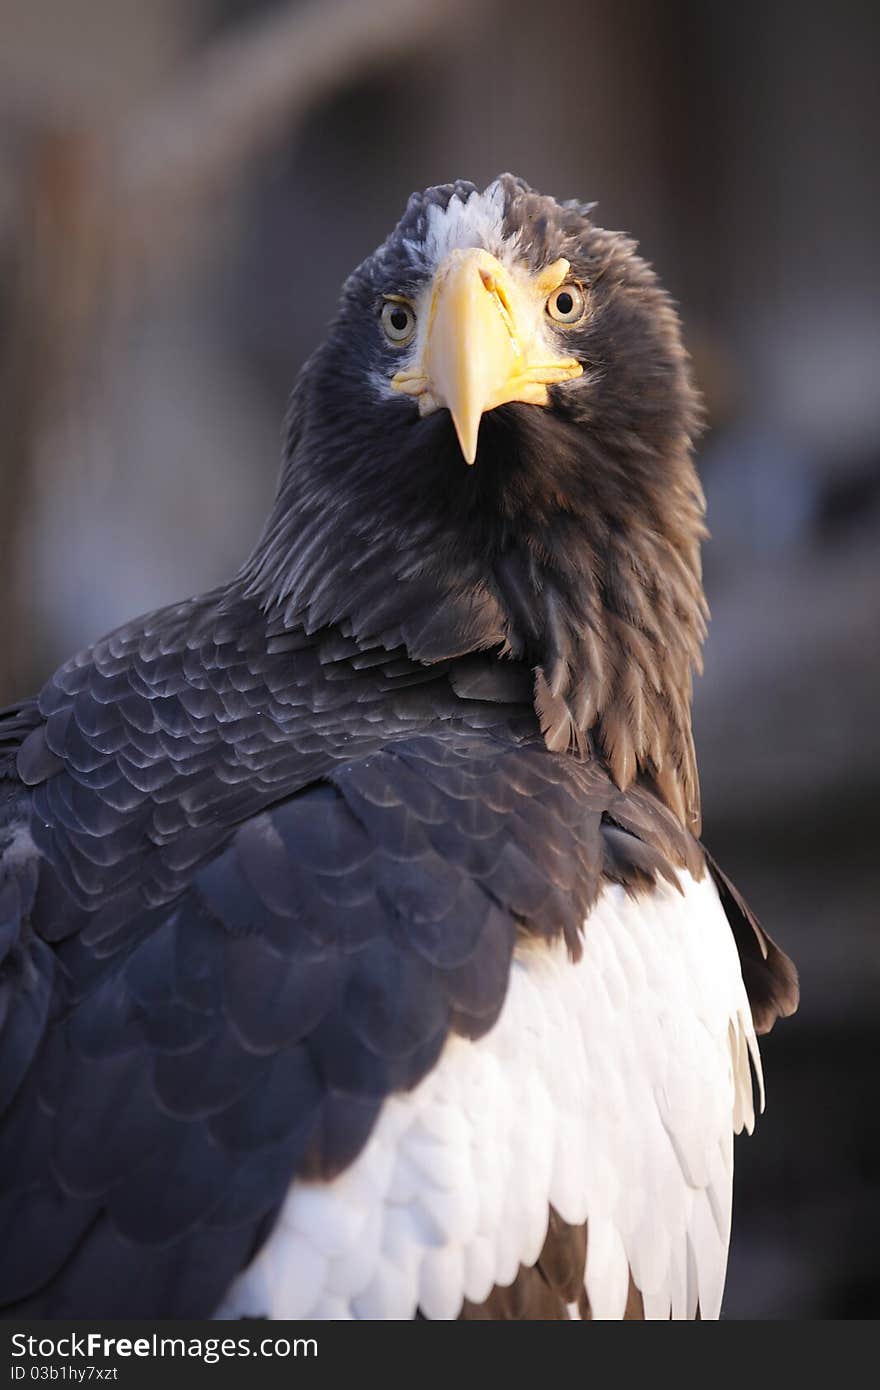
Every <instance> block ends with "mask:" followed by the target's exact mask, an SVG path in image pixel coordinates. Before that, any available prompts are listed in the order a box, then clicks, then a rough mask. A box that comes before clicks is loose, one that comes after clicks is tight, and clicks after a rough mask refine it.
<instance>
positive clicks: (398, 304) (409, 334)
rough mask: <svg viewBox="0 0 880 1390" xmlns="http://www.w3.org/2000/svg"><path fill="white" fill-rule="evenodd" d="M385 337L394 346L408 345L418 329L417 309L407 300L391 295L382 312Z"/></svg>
mask: <svg viewBox="0 0 880 1390" xmlns="http://www.w3.org/2000/svg"><path fill="white" fill-rule="evenodd" d="M379 317H380V319H381V322H382V329H383V331H384V333H385V337H386V338H387V339H388V341H389V343H391V344H392V345H393V346H394V347H406V345H407V343H410V342H412V340H413V337H414V336H415V331H416V311H415V309H414V308H413V306H412V305H411V304H410V303H409V302H408V301H407V300H406V299H400V298H398V297H397V296H391V295H389V296H388V297H387V298H386V300H385V303H384V304H383V305H382V312H381V314H380V316H379Z"/></svg>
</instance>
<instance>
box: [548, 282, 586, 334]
mask: <svg viewBox="0 0 880 1390" xmlns="http://www.w3.org/2000/svg"><path fill="white" fill-rule="evenodd" d="M546 307H547V314H548V317H549V318H551V319H552V320H553V322H554V323H564V324H569V325H570V324H573V323H579V322H580V320H581V319H582V318H583V316H584V309H585V307H586V302H585V300H584V292H583V290H582V289H581V287H580V285H575V284H573V283H572V282H571V281H569V282H568V283H567V284H564V285H560V286H559V288H558V289H556V290H554V291H553V293H552V294H551V295H550V296H549V297H548V299H547V306H546Z"/></svg>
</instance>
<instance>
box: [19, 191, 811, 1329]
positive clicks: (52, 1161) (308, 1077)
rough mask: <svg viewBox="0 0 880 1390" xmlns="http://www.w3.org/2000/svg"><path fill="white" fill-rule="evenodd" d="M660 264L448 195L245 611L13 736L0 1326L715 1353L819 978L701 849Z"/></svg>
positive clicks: (119, 635) (40, 702) (344, 380)
mask: <svg viewBox="0 0 880 1390" xmlns="http://www.w3.org/2000/svg"><path fill="white" fill-rule="evenodd" d="M698 415H699V408H698V403H697V398H696V396H695V392H694V389H693V387H692V385H691V382H690V378H689V374H688V365H687V358H686V355H685V353H684V351H683V349H682V346H681V342H680V337H679V323H678V319H677V316H676V313H675V311H674V309H673V307H672V304H671V303H670V300H669V299H668V298H667V296H666V294H665V293H664V292H663V290H662V289H661V288H660V286H659V285H658V283H657V280H656V279H655V276H654V274H653V272H652V271H651V269H650V268H649V267H648V266H647V265H646V264H645V262H644V261H642V260H640V259H639V258H638V257H637V255H636V252H635V247H634V245H633V243H632V242H630V241H629V240H627V239H626V238H625V237H623V236H621V235H619V234H617V233H612V232H607V231H603V230H602V229H601V228H599V227H597V226H595V225H594V224H593V222H592V220H591V218H590V209H589V208H588V207H586V206H584V205H582V204H578V203H557V202H555V201H554V200H552V199H551V198H546V197H543V196H540V195H539V194H537V193H534V192H532V190H531V189H529V188H528V186H527V185H526V184H524V183H523V182H521V181H520V180H519V179H516V178H513V177H512V176H510V175H505V176H503V177H501V178H499V179H497V180H496V181H495V182H494V183H492V184H491V185H490V186H489V187H488V188H487V189H486V190H485V191H484V192H479V191H478V190H477V189H476V188H475V187H474V186H473V185H472V184H469V183H463V182H459V183H454V184H448V185H444V186H442V187H437V188H431V189H429V190H428V191H427V192H425V193H422V194H418V195H415V196H413V197H412V198H411V199H410V201H409V204H408V206H407V209H406V211H405V213H404V215H403V218H402V220H401V221H400V223H399V224H398V226H397V228H396V229H395V230H394V231H393V232H392V233H391V235H390V236H389V237H388V239H387V241H385V243H384V244H383V245H382V246H381V247H380V248H379V250H378V251H376V252H375V254H374V255H372V256H370V257H369V258H368V259H367V260H366V261H365V262H364V264H363V265H362V266H361V267H360V268H359V269H358V270H356V271H355V272H354V273H353V274H352V275H351V277H350V278H349V280H348V281H347V282H346V285H345V287H344V290H343V294H342V300H341V305H340V308H339V312H338V314H337V317H336V319H335V320H334V322H333V324H332V327H331V328H330V331H329V333H328V336H327V339H326V341H325V342H324V344H323V345H322V346H321V347H320V348H319V349H318V351H317V352H316V353H315V354H314V356H313V357H312V358H311V359H310V361H309V362H308V363H307V364H306V366H305V367H304V368H303V371H302V373H301V375H300V378H299V382H298V384H297V386H296V389H295V391H294V395H293V401H292V407H291V411H290V416H289V426H288V429H287V435H286V448H285V454H284V463H283V469H282V473H281V480H280V485H279V489H278V494H277V499H276V501H275V504H274V507H273V510H272V512H271V515H270V517H269V520H268V522H267V524H266V527H265V529H264V531H263V534H262V536H261V538H260V540H259V541H258V543H257V545H256V548H255V550H254V552H253V554H252V555H251V556H250V558H249V559H248V560H247V561H246V563H245V564H244V566H243V567H242V569H241V570H240V572H239V573H238V574H237V575H236V576H235V577H234V578H233V579H231V580H230V581H229V583H227V584H224V585H222V586H221V587H219V588H217V589H215V590H213V591H212V592H211V593H208V594H204V595H202V596H200V597H198V598H192V599H187V600H186V601H185V602H182V603H178V604H176V605H173V606H172V607H169V608H164V609H162V610H161V611H159V612H156V613H151V614H149V615H148V616H146V617H143V618H138V619H137V620H136V621H134V622H131V623H129V624H128V625H127V626H125V627H122V628H120V629H119V630H118V631H116V632H114V633H111V635H110V636H108V637H105V638H103V639H102V640H101V641H99V642H97V643H96V644H95V645H94V646H93V647H90V648H89V649H88V650H86V651H83V652H81V653H80V654H79V655H78V656H75V657H73V658H72V659H71V660H70V661H68V662H67V663H66V664H65V665H64V666H62V667H61V668H60V669H59V670H58V671H56V673H55V674H54V675H53V676H52V678H51V679H50V680H49V681H48V683H47V684H46V685H45V687H44V688H43V690H42V691H41V693H40V695H39V696H38V697H37V698H36V699H34V700H27V701H24V702H23V703H21V704H19V705H18V706H16V707H15V708H13V709H10V710H7V711H6V712H5V713H3V714H2V715H0V1307H2V1308H3V1309H4V1311H5V1313H6V1315H7V1316H15V1317H24V1316H41V1317H70V1318H95V1317H122V1316H128V1317H130V1316H139V1317H151V1318H155V1317H206V1316H210V1315H217V1316H220V1317H230V1318H232V1317H241V1316H247V1317H274V1318H361V1319H375V1318H381V1319H385V1318H406V1319H411V1318H414V1317H421V1318H427V1319H438V1318H446V1319H450V1318H466V1319H477V1318H517V1319H537V1318H542V1319H562V1318H591V1317H592V1318H623V1317H627V1318H634V1317H637V1318H641V1317H645V1318H667V1317H669V1316H671V1317H674V1318H692V1317H695V1316H701V1317H704V1318H711V1317H717V1315H718V1312H719V1307H720V1304H721V1296H722V1288H723V1284H724V1276H725V1265H726V1260H727V1248H728V1239H729V1233H730V1215H731V1190H732V1169H733V1134H734V1133H735V1132H737V1131H739V1130H741V1129H742V1128H743V1127H745V1128H746V1129H751V1127H752V1122H753V1084H752V1070H751V1069H752V1068H753V1069H754V1075H755V1078H756V1082H757V1087H758V1090H760V1085H761V1082H760V1075H761V1072H760V1061H759V1057H758V1049H757V1045H756V1042H755V1035H756V1033H761V1032H765V1031H766V1030H767V1029H769V1028H770V1026H771V1025H772V1023H773V1021H774V1019H775V1018H776V1017H778V1016H779V1015H785V1014H788V1013H790V1012H792V1010H793V1009H794V1008H795V1006H796V1002H797V983H796V976H795V973H794V970H793V967H792V966H791V963H790V962H789V961H788V959H787V957H786V956H785V955H784V954H783V953H782V952H781V951H780V950H779V949H778V948H777V947H776V946H775V945H774V944H773V943H772V942H771V941H770V940H769V938H768V937H767V936H766V935H765V934H764V933H763V932H762V930H761V928H760V927H759V925H758V923H757V922H756V920H755V918H754V917H753V916H752V914H751V913H750V911H749V909H748V908H747V907H746V905H745V903H744V902H743V900H742V898H741V897H740V896H739V895H738V893H737V892H736V890H735V889H734V888H733V887H732V885H731V884H730V883H729V882H728V880H727V879H726V878H725V877H724V875H723V874H722V873H721V871H720V870H719V869H718V868H717V866H716V865H715V864H714V863H713V861H712V860H711V859H710V858H709V856H708V854H707V852H706V851H705V850H704V848H703V847H702V845H701V844H700V841H699V839H698V838H697V837H698V835H699V830H700V810H699V792H698V784H697V772H696V766H695V761H694V749H693V744H692V739H691V718H690V702H691V676H692V672H693V670H694V668H695V667H696V665H697V663H698V661H699V652H700V645H701V642H702V639H703V635H704V620H705V616H706V608H705V603H704V598H703V592H702V587H701V581H700V558H699V551H700V541H701V538H702V536H703V519H702V518H703V500H702V496H701V492H700V487H699V483H698V481H697V477H696V474H695V471H694V467H693V464H692V460H691V441H692V436H693V433H694V430H695V426H696V423H697V420H698Z"/></svg>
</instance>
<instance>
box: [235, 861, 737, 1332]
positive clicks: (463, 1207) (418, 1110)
mask: <svg viewBox="0 0 880 1390" xmlns="http://www.w3.org/2000/svg"><path fill="white" fill-rule="evenodd" d="M680 877H681V881H682V884H683V886H684V889H685V891H684V896H682V895H681V894H679V893H678V892H677V891H676V890H675V889H674V888H672V887H671V886H670V885H668V884H666V883H663V884H661V885H660V886H659V887H658V888H657V889H656V890H655V891H654V892H653V893H651V894H650V895H647V896H642V897H639V898H636V899H633V898H630V897H628V896H627V895H626V893H625V892H624V890H623V889H621V888H619V887H616V886H609V887H608V888H606V889H605V891H604V892H603V894H602V896H601V898H600V899H599V902H598V903H597V904H596V906H595V908H594V909H593V911H592V912H591V914H590V917H589V919H588V921H587V924H586V931H585V948H584V954H583V957H582V959H581V960H580V961H579V962H578V963H577V964H573V963H572V962H571V961H570V960H569V958H568V956H567V954H566V951H565V949H564V947H563V946H562V944H561V943H560V944H559V945H556V946H553V947H551V948H548V947H546V946H542V945H540V944H534V945H531V946H527V947H525V948H523V949H522V950H520V951H519V952H518V954H517V957H516V959H515V961H514V964H513V967H512V970H511V978H510V986H509V991H508V996H507V999H506V1001H505V1005H504V1009H503V1010H502V1013H501V1017H500V1018H499V1020H498V1023H497V1024H496V1025H495V1027H494V1028H493V1029H492V1030H491V1031H490V1032H489V1033H488V1034H487V1035H486V1036H485V1037H484V1038H482V1039H481V1040H480V1041H479V1042H476V1043H472V1042H467V1041H465V1040H464V1039H462V1038H451V1039H450V1040H449V1042H448V1043H447V1045H446V1047H445V1049H444V1051H443V1054H442V1056H441V1058H440V1060H439V1062H438V1064H437V1066H436V1067H435V1068H434V1070H433V1071H432V1072H431V1074H430V1075H429V1076H428V1077H426V1078H425V1080H424V1081H423V1082H421V1084H420V1085H419V1086H417V1087H416V1088H415V1090H413V1091H412V1092H410V1093H409V1094H405V1095H399V1096H395V1097H393V1098H391V1099H390V1100H389V1101H387V1102H386V1104H385V1106H384V1107H383V1110H382V1113H381V1115H380V1117H379V1120H378V1123H377V1124H376V1127H375V1130H374V1131H373V1134H372V1136H371V1138H370V1140H369V1143H368V1144H367V1146H366V1148H365V1149H364V1151H363V1152H362V1153H361V1155H360V1156H359V1157H358V1159H357V1160H356V1161H355V1162H354V1163H353V1164H352V1165H351V1167H350V1168H348V1169H347V1170H346V1171H345V1172H344V1173H342V1174H341V1175H340V1176H339V1177H338V1178H336V1179H335V1180H334V1181H333V1182H330V1183H323V1184H322V1183H299V1182H298V1183H295V1184H294V1185H293V1186H292V1187H291V1189H290V1192H289V1193H288V1196H287V1200H286V1201H285V1203H284V1206H283V1208H282V1210H281V1212H280V1215H279V1217H278V1220H277V1223H276V1225H275V1228H274V1230H273V1232H272V1234H271V1235H270V1237H269V1239H268V1240H267V1241H266V1243H265V1245H264V1246H263V1247H262V1249H261V1250H260V1252H259V1254H258V1255H257V1256H256V1258H255V1259H254V1260H253V1262H252V1263H251V1264H250V1265H249V1266H248V1268H247V1269H246V1270H245V1271H244V1272H243V1273H242V1274H241V1275H240V1277H239V1278H238V1279H237V1280H236V1282H235V1284H234V1285H233V1286H232V1288H231V1289H230V1290H229V1293H228V1295H227V1297H226V1299H225V1300H224V1303H223V1305H222V1307H221V1308H220V1309H219V1310H218V1314H217V1315H218V1316H219V1317H227V1318H231V1317H241V1316H268V1317H272V1318H365V1319H387V1318H407V1319H408V1318H411V1317H412V1316H413V1315H414V1313H415V1311H416V1309H417V1308H421V1310H422V1312H423V1313H424V1314H425V1315H426V1316H427V1317H429V1318H455V1317H456V1316H457V1315H458V1313H459V1310H460V1308H461V1303H462V1299H463V1298H468V1299H470V1300H472V1301H473V1302H475V1303H481V1302H483V1301H484V1300H485V1298H486V1297H487V1296H488V1294H489V1292H490V1290H491V1289H492V1287H493V1286H494V1285H496V1284H499V1285H506V1284H510V1283H512V1281H513V1280H514V1279H515V1277H516V1275H517V1272H518V1269H519V1266H520V1265H521V1264H522V1265H532V1264H534V1263H535V1261H536V1260H537V1258H538V1256H539V1254H540V1251H541V1247H542V1245H543V1242H544V1238H545V1235H546V1229H547V1218H548V1210H549V1207H550V1205H552V1206H553V1207H555V1208H556V1210H557V1211H558V1213H559V1215H560V1216H561V1217H562V1218H563V1220H564V1221H566V1222H569V1223H571V1224H573V1225H579V1224H580V1223H582V1222H583V1221H587V1223H588V1240H587V1252H588V1253H587V1269H586V1280H585V1282H586V1289H587V1294H588V1297H589V1300H590V1305H591V1308H592V1312H593V1316H594V1317H595V1318H621V1317H622V1316H623V1312H624V1308H625V1305H626V1298H627V1289H628V1275H629V1270H630V1269H631V1270H632V1275H633V1279H634V1282H635V1284H636V1286H637V1287H638V1288H639V1289H640V1290H641V1293H642V1297H643V1301H644V1307H645V1315H646V1317H649V1318H667V1317H669V1316H670V1315H671V1316H672V1317H674V1318H685V1317H693V1316H694V1313H695V1311H696V1307H697V1304H698V1303H699V1307H700V1311H701V1316H702V1317H703V1318H714V1317H717V1316H718V1312H719V1309H720V1305H721V1294H722V1290H723V1286H724V1277H725V1270H726V1264H727V1247H728V1241H729V1236H730V1215H731V1194H732V1181H733V1132H734V1131H739V1130H740V1129H741V1128H742V1127H743V1126H745V1127H746V1128H747V1129H749V1130H751V1128H752V1124H753V1121H754V1112H753V1105H752V1083H751V1073H750V1067H749V1054H751V1057H752V1061H753V1063H754V1066H755V1069H756V1072H757V1074H758V1077H759V1081H760V1061H759V1058H758V1051H757V1044H756V1041H755V1036H754V1031H753V1029H752V1022H751V1015H750V1012H749V1005H748V1001H747V998H746V993H745V989H744V986H743V982H742V976H741V973H740V966H739V959H738V957H737V952H736V947H735V945H734V941H733V937H732V934H731V932H730V928H729V926H728V924H727V921H726V919H725V916H724V913H723V910H722V908H721V904H720V902H719V900H718V895H717V892H716V890H715V887H714V885H713V883H712V882H711V879H710V878H709V875H708V874H707V875H706V876H705V878H704V879H702V880H701V881H699V882H696V881H695V880H693V879H692V878H691V877H690V876H689V875H688V874H686V873H683V874H681V875H680Z"/></svg>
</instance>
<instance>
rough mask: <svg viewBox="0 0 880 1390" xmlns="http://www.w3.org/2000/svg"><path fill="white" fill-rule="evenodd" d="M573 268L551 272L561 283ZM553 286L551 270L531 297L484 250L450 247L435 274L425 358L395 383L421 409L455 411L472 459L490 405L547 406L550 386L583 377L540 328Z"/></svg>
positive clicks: (558, 267)
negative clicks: (414, 398)
mask: <svg viewBox="0 0 880 1390" xmlns="http://www.w3.org/2000/svg"><path fill="white" fill-rule="evenodd" d="M568 268H569V267H568V262H567V261H558V262H556V263H555V264H554V266H553V267H551V268H550V270H551V277H550V278H553V279H556V283H557V284H561V283H562V281H563V279H564V278H565V275H566V274H567V272H568ZM557 277H558V278H557ZM545 282H546V283H545ZM552 288H555V286H552V285H550V284H549V281H548V277H547V272H546V271H545V272H544V273H543V274H542V276H540V277H539V279H538V280H537V281H536V284H535V286H534V295H528V294H527V292H526V291H524V289H523V288H522V287H520V286H518V285H516V284H515V283H514V281H513V278H512V276H511V275H510V272H509V271H508V270H507V269H506V268H505V267H504V266H503V265H502V264H501V262H500V261H499V260H497V259H496V257H495V256H493V255H491V254H490V253H489V252H488V251H485V250H482V249H481V248H473V249H470V250H456V251H452V252H451V253H450V254H449V256H448V257H447V258H446V260H445V261H444V262H443V263H442V265H440V267H439V268H438V270H437V272H436V275H435V277H434V284H433V292H432V297H431V304H430V310H429V314H428V321H427V328H426V331H425V338H424V343H423V347H422V351H421V353H420V355H419V356H420V360H419V361H418V363H417V365H416V367H415V370H409V371H404V372H399V373H398V374H397V375H396V376H395V377H394V378H393V379H392V385H393V386H394V387H395V388H396V389H397V390H399V391H404V392H406V393H407V394H411V395H418V396H419V406H420V409H421V413H422V414H423V415H424V414H428V413H429V412H431V411H433V410H437V409H439V408H442V407H445V408H446V409H447V410H448V411H449V413H450V415H451V416H452V422H453V424H454V426H455V432H456V434H457V436H458V442H459V445H460V446H461V452H462V454H463V455H464V459H465V462H466V463H469V464H471V463H473V462H474V461H475V459H476V457H477V437H478V435H479V432H480V420H481V419H482V417H483V415H484V414H485V413H486V411H487V410H494V409H495V408H496V407H497V406H499V405H505V404H507V403H508V402H510V401H526V402H528V403H531V404H534V405H547V403H548V401H549V396H548V391H547V388H548V386H549V385H552V384H554V383H555V382H558V381H567V380H570V379H571V378H572V377H575V376H580V375H581V372H582V370H583V368H582V367H581V366H580V363H578V362H576V361H574V359H573V358H570V357H556V356H555V354H554V353H553V352H552V351H548V344H547V340H546V337H545V335H544V334H543V332H542V331H541V328H540V327H539V325H540V326H542V320H543V313H544V307H543V306H544V302H545V301H546V297H547V294H548V293H549V292H550V290H551V289H552ZM532 298H535V304H532V303H531V302H530V301H531V299H532ZM538 299H540V303H538V302H537V301H538Z"/></svg>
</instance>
